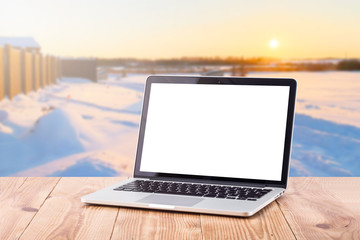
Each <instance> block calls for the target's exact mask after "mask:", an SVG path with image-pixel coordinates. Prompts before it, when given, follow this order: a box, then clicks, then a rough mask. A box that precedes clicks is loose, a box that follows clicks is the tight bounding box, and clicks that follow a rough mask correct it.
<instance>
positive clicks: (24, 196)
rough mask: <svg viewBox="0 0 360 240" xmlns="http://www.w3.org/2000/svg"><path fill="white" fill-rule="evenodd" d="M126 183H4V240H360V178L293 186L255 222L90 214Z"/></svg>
mask: <svg viewBox="0 0 360 240" xmlns="http://www.w3.org/2000/svg"><path fill="white" fill-rule="evenodd" d="M122 179H123V178H105V177H104V178H65V177H64V178H39V177H37V178H32V177H29V178H22V177H18V178H15V177H13V178H12V177H3V178H0V239H19V238H20V239H64V238H65V239H153V238H155V239H360V190H359V188H360V178H291V179H290V183H289V188H288V190H287V191H286V193H285V195H284V196H283V197H281V198H280V199H278V200H277V201H276V202H273V203H272V204H270V205H269V206H268V207H266V208H265V209H264V210H262V211H260V212H259V213H257V214H255V215H254V216H252V217H250V218H237V217H223V216H214V215H204V214H189V213H176V212H163V211H150V210H139V209H131V208H119V207H102V206H90V205H85V204H83V203H81V202H80V197H81V196H83V195H85V194H88V193H90V192H93V191H95V190H98V189H100V188H103V187H105V186H108V185H111V184H114V183H116V182H118V181H120V180H122Z"/></svg>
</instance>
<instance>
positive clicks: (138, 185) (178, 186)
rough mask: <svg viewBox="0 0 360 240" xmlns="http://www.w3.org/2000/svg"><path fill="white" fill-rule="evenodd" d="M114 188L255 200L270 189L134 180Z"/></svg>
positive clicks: (129, 190)
mask: <svg viewBox="0 0 360 240" xmlns="http://www.w3.org/2000/svg"><path fill="white" fill-rule="evenodd" d="M114 190H117V191H128V192H147V193H160V194H175V195H185V196H197V197H209V198H226V199H236V200H248V201H256V200H258V199H259V198H261V197H262V196H264V195H265V194H267V193H268V192H270V191H271V189H263V188H252V187H234V186H220V185H208V184H192V183H180V182H164V181H153V180H136V181H133V182H130V183H127V184H125V185H122V186H120V187H118V188H115V189H114Z"/></svg>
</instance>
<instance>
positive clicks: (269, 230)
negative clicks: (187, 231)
mask: <svg viewBox="0 0 360 240" xmlns="http://www.w3.org/2000/svg"><path fill="white" fill-rule="evenodd" d="M201 226H202V232H203V237H204V239H295V237H294V235H293V233H292V231H291V229H290V227H289V226H288V224H287V223H286V220H285V219H284V216H283V214H282V212H281V210H280V209H279V207H278V205H277V204H276V202H273V203H271V204H270V205H268V206H267V207H265V208H264V209H263V210H261V211H260V212H258V213H256V214H255V215H254V216H252V217H249V218H240V217H224V216H215V215H201Z"/></svg>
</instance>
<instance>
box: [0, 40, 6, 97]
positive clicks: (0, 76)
mask: <svg viewBox="0 0 360 240" xmlns="http://www.w3.org/2000/svg"><path fill="white" fill-rule="evenodd" d="M4 59H5V53H4V48H3V47H0V101H1V100H2V99H4V97H5V81H4V78H5V68H4Z"/></svg>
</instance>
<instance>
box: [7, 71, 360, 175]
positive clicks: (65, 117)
mask: <svg viewBox="0 0 360 240" xmlns="http://www.w3.org/2000/svg"><path fill="white" fill-rule="evenodd" d="M249 76H251V77H253V76H257V77H291V78H295V79H296V80H297V81H298V96H297V106H296V117H295V127H294V142H293V151H292V160H291V170H290V175H291V176H360V162H359V161H358V159H359V158H360V150H359V149H360V121H359V119H360V98H359V92H360V72H338V71H334V72H281V73H270V72H269V73H250V74H249ZM146 77H147V76H146V75H140V74H132V75H131V74H129V75H128V76H127V77H125V78H123V77H121V76H120V77H119V76H114V77H110V78H109V79H108V80H104V81H100V82H99V83H93V82H91V81H89V80H86V79H79V78H64V79H62V80H61V81H58V83H57V84H56V85H53V86H48V87H46V88H44V89H40V90H38V91H37V92H31V93H29V94H28V95H23V94H21V95H18V96H16V97H15V98H14V99H13V100H12V101H10V100H8V99H4V100H2V101H0V153H1V160H0V162H1V168H0V176H131V175H132V171H133V164H134V157H135V149H136V144H137V136H138V128H139V120H140V114H141V106H142V96H143V91H144V82H145V79H146Z"/></svg>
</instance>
